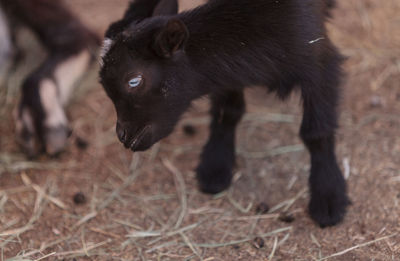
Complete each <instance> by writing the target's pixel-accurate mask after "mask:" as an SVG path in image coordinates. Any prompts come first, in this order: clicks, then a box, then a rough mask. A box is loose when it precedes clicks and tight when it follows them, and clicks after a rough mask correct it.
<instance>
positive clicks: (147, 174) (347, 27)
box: [0, 0, 400, 261]
mask: <svg viewBox="0 0 400 261" xmlns="http://www.w3.org/2000/svg"><path fill="white" fill-rule="evenodd" d="M95 2H96V8H93V10H92V9H90V10H89V9H87V8H86V7H87V6H93V1H91V0H85V1H78V0H74V1H72V2H71V4H74V7H75V8H77V9H78V10H79V7H81V8H82V7H83V8H85V10H89V11H87V12H86V13H85V14H82V15H83V19H84V20H85V21H87V22H88V23H89V24H91V25H92V26H93V27H95V28H96V30H98V31H99V32H100V31H102V30H104V28H105V26H106V25H107V24H108V23H109V21H110V20H113V19H115V17H118V16H119V15H120V13H121V12H122V10H123V8H124V6H123V5H121V6H120V7H118V8H119V9H118V8H117V7H113V9H116V10H113V12H115V13H113V14H110V16H109V17H106V18H104V17H101V16H99V15H98V14H97V12H104V11H105V10H107V9H109V8H110V6H109V3H108V2H107V3H106V1H104V4H102V3H99V1H98V0H97V1H95ZM119 2H120V3H124V2H126V1H124V0H120V1H119ZM117 9H118V10H117ZM399 13H400V2H399V1H395V0H387V1H375V0H365V1H359V0H349V1H340V6H339V9H338V10H336V12H335V19H334V20H333V21H332V23H331V24H330V26H329V29H330V32H331V35H332V36H333V38H334V41H335V42H336V43H337V44H338V45H339V46H340V48H341V50H342V51H343V53H344V54H345V55H347V56H349V59H348V61H347V63H346V65H345V69H346V71H347V72H348V80H347V83H346V84H345V86H344V94H345V95H344V100H343V108H342V111H343V113H342V118H341V126H342V127H341V129H340V132H339V134H338V141H339V146H338V155H339V159H340V162H341V163H342V165H343V170H344V173H345V175H346V178H347V179H348V182H349V190H350V197H351V199H352V201H353V205H352V206H351V208H350V210H349V213H348V216H347V218H346V220H345V222H344V224H342V225H340V226H338V227H335V228H329V229H325V230H321V229H319V228H318V227H316V226H315V225H314V224H313V223H312V222H311V220H310V219H309V217H308V215H307V213H306V206H307V201H308V192H307V175H308V170H309V165H308V164H309V163H308V155H307V153H306V152H305V150H304V148H303V146H302V145H301V142H300V140H299V139H298V138H297V132H298V126H299V123H300V120H301V117H300V110H299V106H298V104H299V102H298V97H297V96H294V97H293V98H292V99H290V100H289V102H288V103H287V104H283V105H282V104H281V103H280V102H279V101H277V100H276V99H274V97H268V96H267V95H266V94H264V93H263V92H262V91H259V90H254V91H249V92H248V93H247V95H248V97H247V99H248V103H249V106H248V114H247V115H246V117H245V119H244V120H243V123H242V124H241V126H240V129H239V132H238V133H239V135H238V136H239V137H238V168H237V170H236V174H235V178H234V184H233V186H232V187H231V189H229V190H228V191H226V192H223V193H221V194H219V195H215V196H213V197H211V196H207V195H203V194H201V193H199V192H198V191H197V189H196V182H195V178H194V173H193V169H194V168H195V166H196V164H197V159H198V156H199V153H200V151H201V148H202V144H204V142H205V140H206V137H207V124H208V122H209V118H208V117H207V116H206V110H207V104H206V103H205V102H204V101H200V102H199V103H196V104H195V105H194V108H193V109H192V110H191V112H189V113H188V114H187V115H186V116H185V118H184V119H183V120H182V122H181V123H180V125H179V126H178V128H177V131H176V132H175V133H174V134H173V135H172V136H171V137H169V138H167V139H166V140H164V141H163V142H161V143H160V144H158V145H156V146H154V147H153V148H152V150H150V151H148V152H145V153H141V154H134V155H132V154H131V153H129V152H126V151H123V149H122V147H121V146H120V144H119V143H118V141H117V139H116V137H115V134H114V119H115V115H114V111H113V107H112V105H111V103H110V102H109V101H108V99H107V98H106V97H105V95H104V94H103V92H102V91H101V90H100V88H99V86H98V84H97V81H96V77H95V76H94V75H96V71H97V68H93V70H92V73H91V74H90V75H89V76H88V77H87V79H85V81H84V82H83V84H82V86H87V87H89V88H90V87H92V90H90V91H89V92H88V93H87V94H85V95H84V96H83V95H82V94H79V95H77V96H78V97H77V99H76V101H75V102H74V104H72V105H71V108H70V112H71V118H72V119H73V121H72V126H73V128H74V132H75V134H77V135H79V136H81V137H84V138H85V139H87V140H88V141H89V144H90V146H89V148H88V149H87V150H86V151H80V150H79V149H78V148H76V147H75V146H74V144H73V141H71V145H70V147H69V150H68V152H66V153H65V154H64V155H62V156H61V158H60V159H47V158H40V159H39V160H37V161H35V162H31V161H27V160H26V159H25V158H24V157H23V155H21V154H20V153H19V152H18V150H17V148H16V146H15V143H14V140H13V137H14V133H13V126H12V124H11V119H12V117H11V114H12V108H13V107H14V106H15V102H16V93H17V89H16V87H15V86H18V85H19V83H20V81H21V79H22V78H23V75H24V74H26V72H28V71H29V70H30V69H31V68H32V66H34V65H35V64H37V60H40V59H38V58H37V57H42V56H43V53H42V52H41V51H40V49H39V51H32V52H31V53H30V55H28V56H27V60H26V61H25V63H23V66H22V67H20V68H18V71H17V72H16V73H15V74H12V75H11V77H10V78H9V80H8V84H7V85H4V87H3V86H2V88H0V104H1V107H0V120H1V121H2V122H3V124H2V127H1V129H0V249H1V250H0V260H15V261H23V260H24V261H25V260H74V259H75V260H203V261H212V260H400V236H399V232H400V227H399V220H400V212H399V210H398V209H399V207H400V203H399V201H400V194H399V192H400V182H399V180H400V179H399V177H400V172H399V166H400V158H399V156H398V155H400V136H399V135H398V134H399V133H400V114H399V111H400V90H399V86H398V83H399V82H400V60H399V57H400V20H399V18H397V17H398V14H399ZM24 37H28V36H24ZM29 48H32V47H29ZM33 49H34V50H37V48H36V47H34V48H33ZM377 96H378V97H379V102H378V103H376V102H375V100H376V99H375V98H376V97H377ZM372 98H374V99H373V100H374V102H371V99H372ZM8 122H10V124H5V123H8ZM186 123H191V124H193V125H194V126H195V127H196V129H197V130H198V133H197V134H196V136H195V137H194V138H192V137H186V136H185V135H184V134H183V132H182V131H181V126H183V125H184V124H186ZM79 191H82V192H83V193H84V194H85V195H86V198H87V202H86V203H85V204H83V205H76V204H74V203H73V201H72V198H73V195H74V194H75V193H76V192H79ZM260 202H266V203H268V204H269V205H270V206H271V208H270V210H269V213H265V214H261V215H258V214H257V213H256V211H255V209H256V206H257V205H258V204H259V203H260ZM282 213H286V214H292V215H293V216H294V218H295V220H294V222H293V223H291V224H285V223H283V222H282V221H280V220H279V217H280V215H281V214H282ZM256 238H257V239H256ZM259 238H261V239H262V240H263V241H264V246H262V247H261V248H260V245H259V240H260V239H259ZM255 240H257V242H258V243H256V242H255Z"/></svg>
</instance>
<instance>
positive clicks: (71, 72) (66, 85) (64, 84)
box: [54, 50, 90, 106]
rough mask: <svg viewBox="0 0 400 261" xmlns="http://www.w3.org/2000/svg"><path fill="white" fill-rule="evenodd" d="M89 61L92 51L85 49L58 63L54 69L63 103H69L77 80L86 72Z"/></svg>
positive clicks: (60, 98)
mask: <svg viewBox="0 0 400 261" xmlns="http://www.w3.org/2000/svg"><path fill="white" fill-rule="evenodd" d="M89 63H90V53H89V51H87V50H84V51H82V52H81V53H79V54H78V55H75V56H72V57H71V58H69V59H67V60H65V61H64V62H62V63H61V64H59V65H57V67H56V70H55V71H54V78H55V80H56V83H57V86H58V94H59V100H60V102H61V105H63V106H65V105H66V104H67V102H68V100H69V98H70V97H71V94H72V91H73V89H74V87H75V84H76V82H77V81H78V80H79V78H80V77H81V76H82V75H83V74H84V73H85V71H86V69H87V67H88V66H89Z"/></svg>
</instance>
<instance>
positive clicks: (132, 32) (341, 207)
mask: <svg viewBox="0 0 400 261" xmlns="http://www.w3.org/2000/svg"><path fill="white" fill-rule="evenodd" d="M139 3H141V4H143V1H136V2H134V3H133V4H132V5H135V4H139ZM153 6H155V3H154V1H150V2H149V3H148V4H147V5H142V6H141V8H142V9H140V10H137V11H138V12H139V13H141V14H142V13H143V10H147V14H149V13H151V12H150V9H151V8H152V7H153ZM332 6H333V0H286V1H275V0H211V1H210V2H209V3H207V4H205V5H203V6H201V7H198V8H196V9H194V10H191V11H188V12H184V13H182V14H178V15H176V14H175V15H170V16H157V17H152V18H150V17H149V18H143V17H140V19H139V20H134V19H133V20H130V21H129V25H126V24H125V26H124V27H123V28H120V29H121V30H120V33H116V34H115V35H113V37H112V38H113V39H114V42H113V45H112V47H111V49H110V50H109V52H108V53H107V54H106V55H105V57H104V66H103V68H102V69H101V72H100V76H101V81H102V84H103V86H104V88H105V91H106V92H107V94H108V95H109V97H110V98H111V99H112V100H113V102H114V104H115V107H116V110H117V115H118V124H117V132H118V134H119V135H118V136H119V138H120V140H121V142H123V143H124V144H125V146H126V147H127V148H131V149H132V150H133V151H141V150H146V149H148V148H149V147H150V146H151V145H153V144H154V143H155V142H157V141H159V140H160V139H162V138H164V137H165V136H167V135H169V134H170V133H171V132H172V130H173V127H174V125H175V124H176V122H177V121H178V119H179V117H180V116H181V115H182V113H183V112H184V111H185V110H186V109H187V108H188V107H189V106H190V103H191V101H192V100H194V99H196V98H199V97H201V96H204V95H209V96H210V97H211V100H212V109H211V115H212V123H211V127H210V129H211V134H210V138H209V141H208V142H207V144H206V145H205V147H204V151H203V153H202V155H201V161H200V164H199V166H198V168H197V178H198V180H199V184H200V189H201V190H202V191H204V192H208V193H217V192H220V191H222V190H224V189H226V188H227V187H228V186H229V184H230V182H231V177H232V166H233V164H234V159H235V144H234V140H235V128H236V125H237V123H238V122H239V120H240V118H241V116H242V114H243V112H244V107H245V104H244V99H243V89H244V88H245V87H248V86H265V87H266V88H268V89H269V91H271V92H275V93H276V94H277V95H278V96H279V97H280V98H282V99H284V98H286V97H287V96H288V95H289V94H290V93H291V92H292V91H293V90H295V89H299V90H300V91H301V94H302V98H303V107H304V116H303V122H302V125H301V130H300V136H301V138H302V139H303V141H304V143H305V145H306V146H307V148H308V150H309V152H310V154H311V164H312V167H311V175H310V191H311V200H310V205H309V210H310V215H311V217H312V218H313V219H314V220H315V221H316V222H317V223H318V224H319V225H320V226H321V227H325V226H331V225H335V224H337V223H339V222H340V221H341V220H342V219H343V217H344V215H345V212H346V207H347V205H348V199H347V196H346V184H345V181H344V178H343V176H342V174H341V171H340V169H339V167H338V164H337V161H336V157H335V151H334V150H335V129H336V128H337V104H338V99H339V84H340V79H341V76H342V73H341V69H340V66H341V63H342V60H343V59H342V56H341V55H340V54H339V52H338V51H337V50H336V48H335V47H334V46H333V45H332V43H331V41H330V40H329V38H328V36H327V34H326V29H325V25H324V23H325V20H326V17H327V16H328V14H329V10H330V8H331V7H332ZM128 12H130V11H128ZM131 12H133V13H132V14H131V17H133V16H135V15H134V12H135V9H133V10H131ZM123 21H124V20H123ZM125 21H126V20H125ZM137 76H140V77H142V79H143V81H142V82H141V85H140V86H138V87H135V88H131V87H130V85H129V84H128V82H129V80H130V79H131V78H134V77H137Z"/></svg>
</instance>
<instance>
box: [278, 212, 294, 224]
mask: <svg viewBox="0 0 400 261" xmlns="http://www.w3.org/2000/svg"><path fill="white" fill-rule="evenodd" d="M278 219H279V220H280V221H282V222H285V223H292V222H293V221H294V216H293V214H290V213H285V212H283V213H281V214H280V215H279V218H278Z"/></svg>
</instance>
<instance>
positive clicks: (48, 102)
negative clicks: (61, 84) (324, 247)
mask: <svg viewBox="0 0 400 261" xmlns="http://www.w3.org/2000/svg"><path fill="white" fill-rule="evenodd" d="M39 94H40V101H41V104H42V106H43V108H44V111H45V113H46V118H45V121H44V123H45V126H46V127H48V128H57V127H59V126H66V125H67V123H68V120H67V117H66V116H65V112H64V109H63V107H62V105H61V103H60V101H59V99H58V92H57V86H56V84H55V82H53V81H52V80H50V79H44V80H43V81H42V82H41V83H40V84H39Z"/></svg>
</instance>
